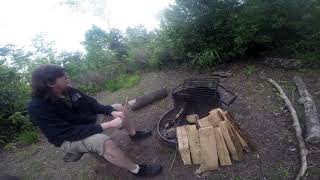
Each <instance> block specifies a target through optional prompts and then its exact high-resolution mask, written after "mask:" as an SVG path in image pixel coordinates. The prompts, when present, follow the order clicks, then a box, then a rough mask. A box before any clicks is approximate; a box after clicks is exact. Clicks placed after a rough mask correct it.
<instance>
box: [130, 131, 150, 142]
mask: <svg viewBox="0 0 320 180" xmlns="http://www.w3.org/2000/svg"><path fill="white" fill-rule="evenodd" d="M151 135H152V132H151V130H143V131H136V134H135V135H133V136H132V135H130V139H131V140H133V141H138V140H142V139H146V138H148V137H150V136H151Z"/></svg>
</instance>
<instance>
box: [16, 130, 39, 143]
mask: <svg viewBox="0 0 320 180" xmlns="http://www.w3.org/2000/svg"><path fill="white" fill-rule="evenodd" d="M18 139H19V141H20V142H21V143H23V144H33V143H35V142H36V141H37V140H38V139H39V136H38V133H37V132H36V131H24V132H22V133H21V134H20V135H19V137H18Z"/></svg>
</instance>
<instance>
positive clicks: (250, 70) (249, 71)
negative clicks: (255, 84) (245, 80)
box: [244, 65, 257, 77]
mask: <svg viewBox="0 0 320 180" xmlns="http://www.w3.org/2000/svg"><path fill="white" fill-rule="evenodd" d="M256 70H257V69H256V66H254V65H248V66H246V67H245V69H244V74H245V75H246V76H247V77H249V76H252V75H253V74H254V73H255V72H256Z"/></svg>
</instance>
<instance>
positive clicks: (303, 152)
mask: <svg viewBox="0 0 320 180" xmlns="http://www.w3.org/2000/svg"><path fill="white" fill-rule="evenodd" d="M269 82H270V83H271V84H272V85H273V86H274V87H275V88H276V89H277V90H278V91H279V93H280V97H281V98H282V99H283V100H284V101H285V103H286V105H287V107H288V109H289V111H290V113H291V116H292V120H293V127H294V129H295V131H296V137H297V140H298V143H299V149H300V158H301V166H300V170H299V173H298V174H297V176H296V178H295V179H296V180H299V179H300V178H302V177H303V176H304V174H305V172H306V170H307V168H308V165H307V155H308V150H307V148H306V144H305V143H304V140H303V138H302V129H301V126H300V122H299V119H298V115H297V112H296V110H295V109H294V108H293V106H292V103H291V101H290V100H289V98H288V97H287V96H286V94H285V93H284V91H283V89H282V88H281V87H280V86H279V84H278V83H276V82H275V81H274V80H272V79H269Z"/></svg>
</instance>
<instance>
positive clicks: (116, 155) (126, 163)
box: [103, 140, 137, 171]
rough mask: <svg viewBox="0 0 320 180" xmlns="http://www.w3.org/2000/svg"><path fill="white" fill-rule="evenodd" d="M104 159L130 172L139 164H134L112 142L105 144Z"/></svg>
mask: <svg viewBox="0 0 320 180" xmlns="http://www.w3.org/2000/svg"><path fill="white" fill-rule="evenodd" d="M103 157H104V158H105V159H106V160H107V161H109V162H110V163H112V164H114V165H116V166H119V167H122V168H125V169H127V170H129V171H133V170H134V169H135V168H136V167H137V164H136V163H134V162H132V161H131V160H130V159H129V158H128V157H127V156H126V155H125V154H124V153H123V152H122V150H121V149H120V148H119V147H118V146H117V145H115V144H114V143H113V141H112V140H106V141H105V142H104V154H103Z"/></svg>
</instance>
